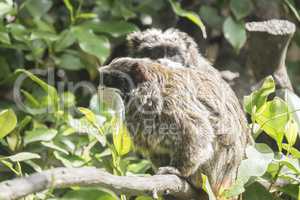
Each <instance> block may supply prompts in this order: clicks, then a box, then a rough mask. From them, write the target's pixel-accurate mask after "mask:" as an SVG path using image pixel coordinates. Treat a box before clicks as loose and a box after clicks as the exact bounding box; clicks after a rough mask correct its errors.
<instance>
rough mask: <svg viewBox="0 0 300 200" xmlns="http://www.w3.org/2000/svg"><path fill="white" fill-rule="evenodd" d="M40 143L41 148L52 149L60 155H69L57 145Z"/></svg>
mask: <svg viewBox="0 0 300 200" xmlns="http://www.w3.org/2000/svg"><path fill="white" fill-rule="evenodd" d="M41 143H42V145H43V146H45V147H48V148H50V149H54V150H56V151H59V152H61V153H64V154H67V155H68V154H69V152H68V151H66V150H65V149H63V148H61V147H59V146H58V145H56V144H54V143H53V142H51V141H50V142H41Z"/></svg>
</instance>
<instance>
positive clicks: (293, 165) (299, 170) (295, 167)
mask: <svg viewBox="0 0 300 200" xmlns="http://www.w3.org/2000/svg"><path fill="white" fill-rule="evenodd" d="M279 163H280V164H282V165H284V166H286V167H287V168H289V169H290V170H292V171H293V172H294V173H296V174H297V175H300V166H299V163H298V160H297V159H294V158H289V157H286V156H284V157H283V158H282V159H281V160H279Z"/></svg>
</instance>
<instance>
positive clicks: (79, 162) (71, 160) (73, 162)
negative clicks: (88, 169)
mask: <svg viewBox="0 0 300 200" xmlns="http://www.w3.org/2000/svg"><path fill="white" fill-rule="evenodd" d="M53 155H54V156H55V158H56V159H57V160H60V161H61V162H62V163H63V165H64V166H66V167H82V166H84V165H85V164H86V163H87V161H86V160H84V159H82V158H81V157H79V156H77V155H70V154H69V155H66V154H62V153H59V152H57V151H54V152H53Z"/></svg>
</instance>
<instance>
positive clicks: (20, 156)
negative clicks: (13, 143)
mask: <svg viewBox="0 0 300 200" xmlns="http://www.w3.org/2000/svg"><path fill="white" fill-rule="evenodd" d="M6 158H7V159H9V160H11V161H12V162H21V161H25V160H31V159H39V158H41V157H40V156H39V155H38V154H36V153H31V152H21V153H17V154H15V155H12V156H8V157H6Z"/></svg>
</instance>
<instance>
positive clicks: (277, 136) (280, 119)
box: [254, 97, 290, 151]
mask: <svg viewBox="0 0 300 200" xmlns="http://www.w3.org/2000/svg"><path fill="white" fill-rule="evenodd" d="M254 119H255V121H256V122H257V124H259V126H260V129H262V130H264V131H265V132H266V133H267V134H268V135H269V136H270V137H272V138H273V139H274V140H276V142H277V145H278V148H279V150H280V151H281V149H282V140H283V137H284V133H285V128H286V124H287V123H288V121H289V120H290V113H289V107H288V105H287V103H286V102H284V101H283V100H282V99H280V98H278V97H275V98H274V100H272V101H269V102H266V103H265V104H264V105H263V106H262V107H261V108H260V109H259V110H258V111H257V113H256V114H255V116H254Z"/></svg>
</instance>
